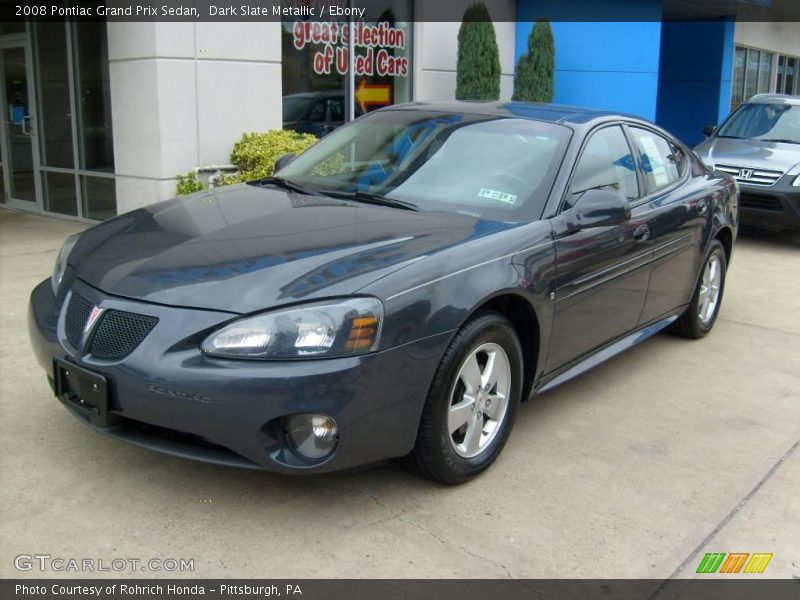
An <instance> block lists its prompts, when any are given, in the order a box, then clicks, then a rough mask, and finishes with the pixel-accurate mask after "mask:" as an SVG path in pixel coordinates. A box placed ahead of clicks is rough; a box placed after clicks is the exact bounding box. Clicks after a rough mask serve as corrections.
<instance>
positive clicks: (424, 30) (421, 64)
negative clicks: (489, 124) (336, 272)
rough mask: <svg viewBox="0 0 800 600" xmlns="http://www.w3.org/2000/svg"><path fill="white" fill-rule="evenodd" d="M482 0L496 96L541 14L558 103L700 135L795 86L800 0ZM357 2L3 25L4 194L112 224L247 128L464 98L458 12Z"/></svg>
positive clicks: (405, 3) (27, 204) (396, 0)
mask: <svg viewBox="0 0 800 600" xmlns="http://www.w3.org/2000/svg"><path fill="white" fill-rule="evenodd" d="M471 3H472V0H456V1H455V2H449V3H448V4H447V7H448V11H450V12H451V13H452V14H462V13H463V10H464V8H466V7H467V6H468V5H469V4H471ZM485 3H486V4H487V6H488V8H489V11H490V13H491V15H492V18H493V20H494V26H495V30H496V34H497V41H498V47H499V52H500V62H501V71H502V75H501V100H509V99H510V98H511V94H512V90H513V79H514V66H515V64H516V62H517V60H518V58H519V57H520V55H521V54H522V53H524V52H525V51H526V50H527V39H528V35H529V33H530V31H531V28H532V27H533V24H534V23H535V22H536V21H537V20H539V19H541V18H549V19H550V20H551V22H552V27H553V33H554V37H555V45H556V73H555V101H556V102H559V103H565V104H575V105H582V106H591V107H598V108H604V109H610V110H615V111H624V112H627V113H632V114H636V115H640V116H643V117H645V118H647V119H651V120H654V121H656V122H657V123H659V124H661V125H663V126H664V127H666V128H667V129H669V130H671V131H672V132H674V133H675V134H676V135H677V136H678V137H679V138H681V139H683V140H684V141H685V142H686V143H687V144H690V145H694V144H696V143H698V142H699V141H701V139H702V129H703V127H704V126H705V125H707V124H711V123H718V122H719V121H720V120H721V119H723V118H724V117H725V116H726V115H727V114H728V113H729V112H730V110H731V109H732V108H735V107H736V106H737V105H738V104H740V103H741V102H743V101H744V100H746V99H747V98H749V97H750V96H752V95H754V94H757V93H763V92H780V93H794V94H798V93H800V84H798V76H797V72H798V68H800V23H798V22H793V21H787V20H786V18H785V16H784V15H785V13H782V12H781V11H784V10H788V9H786V7H791V5H793V4H794V3H795V0H739V1H736V0H725V1H714V2H712V1H707V0H697V1H693V0H602V1H596V2H594V1H589V0H487V1H486V2H485ZM359 4H362V5H363V4H365V5H369V6H370V7H371V8H372V9H373V14H379V15H380V18H379V19H376V20H375V21H374V22H369V23H360V24H353V26H352V27H349V26H346V25H343V24H342V23H333V22H330V23H324V22H323V23H318V24H316V25H315V24H311V23H303V22H297V21H288V20H287V21H284V22H274V21H273V22H260V21H257V20H250V21H233V20H231V21H227V22H207V21H199V20H198V21H182V22H176V21H172V22H167V21H157V22H153V21H149V22H147V21H146V22H121V21H108V22H105V21H76V22H66V23H65V22H38V21H37V22H28V23H25V22H22V21H17V22H3V23H0V71H2V84H1V85H0V102H2V104H3V106H4V107H5V109H4V115H5V116H4V118H3V119H2V125H1V126H0V150H2V157H1V158H2V164H1V166H0V168H1V169H2V177H0V186H2V194H1V195H2V201H3V204H2V206H6V207H11V208H15V209H23V210H29V211H34V212H40V213H45V214H52V215H57V216H63V217H66V218H77V219H86V220H93V221H94V220H103V219H106V218H109V217H111V216H113V215H116V214H119V213H122V212H126V211H129V210H132V209H135V208H139V207H142V206H146V205H148V204H150V203H153V202H156V201H159V200H163V199H166V198H169V197H171V196H173V195H174V194H175V183H176V175H178V174H182V173H187V172H190V171H195V170H197V171H198V172H199V173H200V176H201V177H208V176H209V175H210V174H213V173H215V172H216V170H217V169H219V168H220V167H224V166H225V165H226V164H227V163H228V162H229V153H230V150H231V147H232V145H233V143H234V142H235V141H236V140H238V139H239V138H240V137H241V134H242V133H243V132H250V131H265V130H269V129H279V128H281V127H283V125H284V122H289V121H292V122H296V121H302V122H303V123H305V125H304V126H307V127H309V128H310V129H309V130H311V131H314V132H317V133H321V134H324V133H325V132H326V131H328V130H330V129H332V128H334V127H335V126H337V125H338V124H340V123H341V122H343V121H345V120H347V119H348V118H349V117H350V116H351V115H352V114H353V113H354V114H355V115H358V114H360V113H361V112H363V111H368V110H372V109H374V108H378V107H380V106H384V105H387V104H392V103H401V102H408V101H412V100H420V101H425V100H448V99H453V98H454V95H455V83H456V72H455V69H456V52H457V34H458V29H459V25H460V23H459V22H457V21H454V22H447V21H442V20H434V19H436V18H437V17H436V15H433V14H432V13H431V9H430V6H431V4H430V3H427V4H426V3H424V2H422V1H421V0H366V1H365V2H360V3H359ZM570 15H574V16H575V17H577V16H578V15H580V18H582V19H584V21H582V22H576V21H574V20H572V17H571V16H570ZM609 15H612V16H615V17H616V20H612V19H611V18H610V17H609ZM759 19H760V20H759ZM349 48H353V49H354V52H353V55H354V56H353V59H352V60H350V56H349V54H348V49H349ZM295 126H296V123H295Z"/></svg>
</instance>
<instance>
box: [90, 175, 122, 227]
mask: <svg viewBox="0 0 800 600" xmlns="http://www.w3.org/2000/svg"><path fill="white" fill-rule="evenodd" d="M81 189H82V195H83V216H84V217H86V218H87V219H97V220H98V221H102V220H104V219H110V218H111V217H113V216H114V215H116V214H117V193H116V183H115V181H114V178H113V177H87V176H85V175H82V176H81Z"/></svg>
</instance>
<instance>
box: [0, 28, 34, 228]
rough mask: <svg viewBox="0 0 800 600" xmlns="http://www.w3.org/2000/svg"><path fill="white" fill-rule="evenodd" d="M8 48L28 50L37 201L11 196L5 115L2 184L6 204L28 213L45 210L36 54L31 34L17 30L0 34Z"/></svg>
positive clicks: (1, 100)
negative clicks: (32, 45) (40, 152)
mask: <svg viewBox="0 0 800 600" xmlns="http://www.w3.org/2000/svg"><path fill="white" fill-rule="evenodd" d="M9 48H22V50H23V52H24V53H25V71H26V74H25V78H26V80H27V82H26V83H27V86H28V112H29V114H30V117H31V154H32V156H31V165H32V174H33V188H34V197H35V201H34V202H33V203H31V202H29V201H28V200H19V199H16V198H12V197H11V195H10V194H11V185H10V184H11V173H10V170H9V166H12V167H13V164H11V163H10V162H9V161H8V160H7V159H8V157H9V155H10V152H11V148H10V147H9V142H10V140H9V137H8V132H7V131H6V115H5V114H4V115H3V118H2V119H0V152H2V159H3V160H2V162H3V184H4V185H5V190H6V194H7V195H8V196H7V198H6V203H7V204H6V205H7V206H10V207H12V208H18V209H21V210H26V211H29V212H39V213H40V212H42V211H43V202H42V185H41V178H40V173H41V171H40V167H41V165H40V161H39V120H38V112H37V109H38V102H37V101H36V100H37V97H36V82H35V81H34V72H33V55H32V52H31V42H30V36H29V35H28V33H27V32H26V33H17V34H11V35H7V36H2V37H0V51H2V50H6V49H9ZM2 68H3V58H2V52H0V70H2ZM0 107H2V110H3V111H6V110H7V107H8V105H7V103H6V90H5V86H4V85H0Z"/></svg>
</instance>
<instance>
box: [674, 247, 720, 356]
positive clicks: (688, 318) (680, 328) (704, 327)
mask: <svg viewBox="0 0 800 600" xmlns="http://www.w3.org/2000/svg"><path fill="white" fill-rule="evenodd" d="M712 257H716V259H717V260H719V264H720V265H721V271H720V275H721V280H720V284H719V297H718V299H717V302H716V306H715V307H714V311H713V314H712V315H711V316H710V319H708V320H706V321H705V322H704V321H703V320H702V319H701V318H700V315H699V309H700V302H701V288H702V282H703V274H704V273H705V270H706V265H708V263H709V261H711V260H712ZM702 265H703V266H702V267H701V269H700V274H699V275H698V277H697V281H696V282H695V286H694V294H693V295H692V301H691V303H690V304H689V306H688V307H687V308H686V310H685V311H684V312H683V314H682V315H681V316H680V317H678V320H677V321H675V322H674V323H673V324H672V325H671V326H670V329H671V331H672V332H673V333H675V334H677V335H679V336H681V337H685V338H688V339H692V340H696V339H700V338H701V337H703V336H704V335H706V334H707V333H708V332H709V331H711V329H712V328H713V327H714V323H715V322H716V321H717V315H718V314H719V309H720V307H721V306H722V297H723V293H724V291H725V277H726V274H727V270H728V260H727V257H726V255H725V249H724V248H723V247H722V244H721V243H720V241H719V240H714V241H712V242H711V244H710V245H709V247H708V250H707V251H706V255H705V256H704V257H703V263H702Z"/></svg>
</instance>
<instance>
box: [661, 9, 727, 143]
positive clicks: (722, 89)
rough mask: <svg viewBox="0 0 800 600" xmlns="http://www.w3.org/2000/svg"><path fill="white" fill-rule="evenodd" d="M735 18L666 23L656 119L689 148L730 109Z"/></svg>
mask: <svg viewBox="0 0 800 600" xmlns="http://www.w3.org/2000/svg"><path fill="white" fill-rule="evenodd" d="M733 29H734V24H733V22H731V21H721V20H720V21H699V22H675V23H664V25H663V28H662V36H661V73H660V81H659V96H658V114H657V121H658V123H659V124H660V125H662V126H663V127H665V128H667V129H669V130H670V131H672V133H674V134H675V135H676V136H678V137H679V138H680V139H682V140H683V141H684V142H685V143H687V144H689V145H690V146H693V145H696V144H698V143H700V142H701V141H702V140H703V133H702V131H703V127H704V126H706V125H709V124H714V125H716V124H717V123H719V122H720V120H721V119H722V118H724V117H725V115H727V113H728V109H729V107H730V91H731V74H732V61H733Z"/></svg>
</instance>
